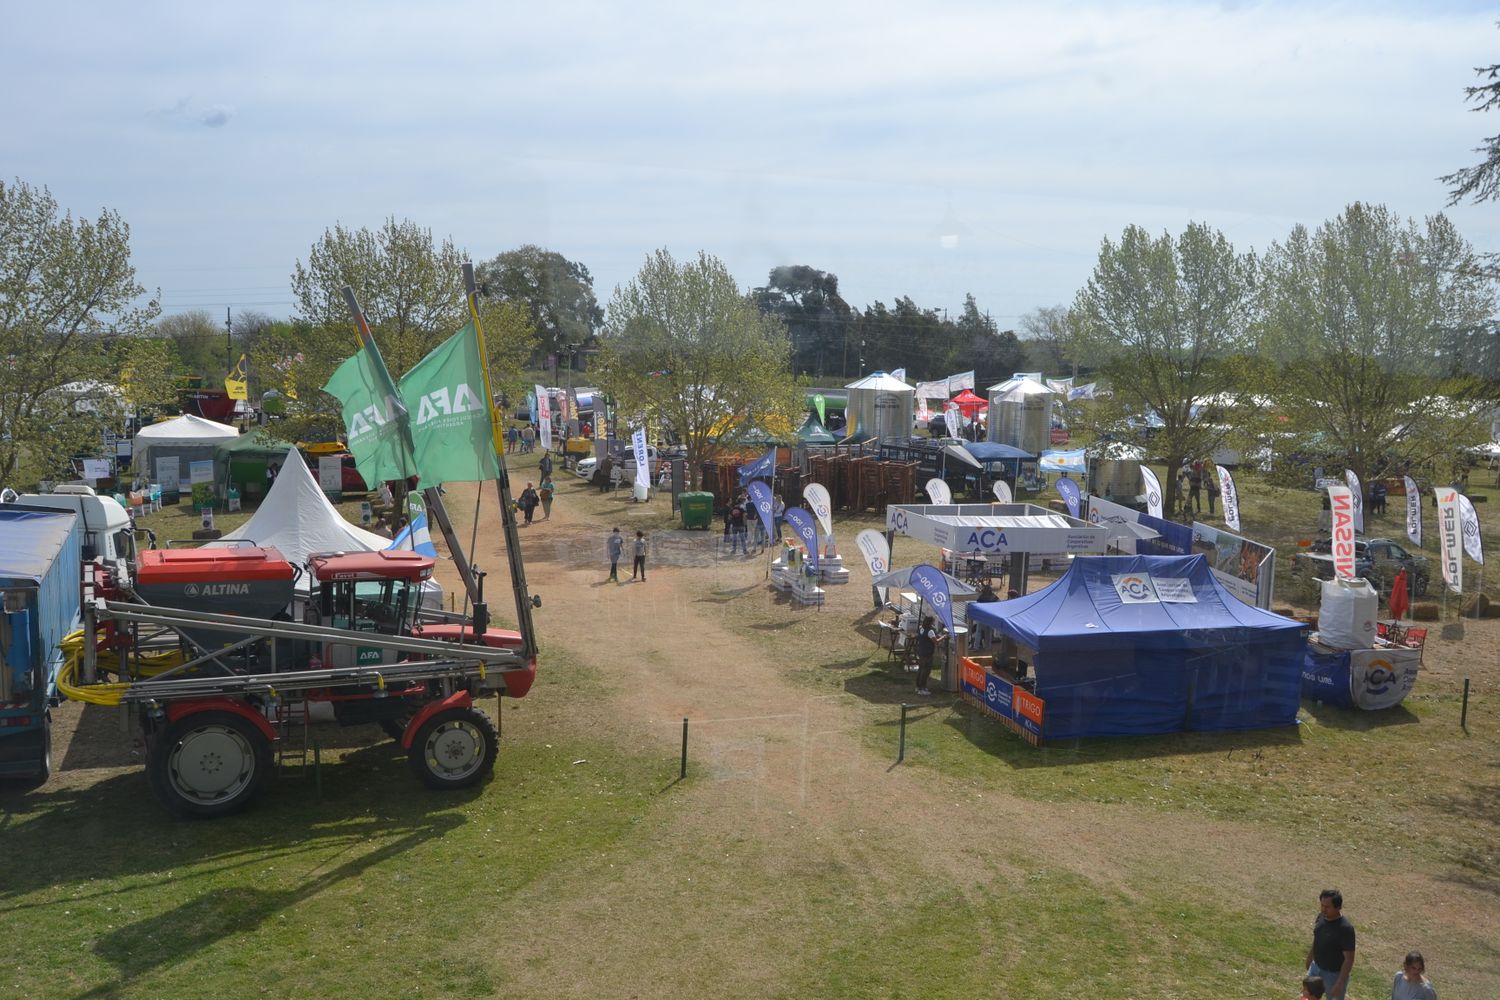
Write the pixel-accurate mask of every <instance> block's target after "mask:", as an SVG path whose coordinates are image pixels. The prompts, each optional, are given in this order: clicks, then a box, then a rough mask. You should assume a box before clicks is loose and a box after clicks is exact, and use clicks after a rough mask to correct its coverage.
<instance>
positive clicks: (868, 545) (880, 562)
mask: <svg viewBox="0 0 1500 1000" xmlns="http://www.w3.org/2000/svg"><path fill="white" fill-rule="evenodd" d="M854 544H855V546H856V547H857V548H858V549H859V554H860V555H862V556H864V557H865V565H866V566H867V567H869V570H870V580H871V585H870V589H871V590H872V591H874V593H875V607H876V608H879V607H880V606H881V605H882V604H884V603H885V591H886V588H884V587H877V586H875V585H874V582H873V581H874V580H875V578H876V577H878V576H880V574H882V573H884V572H885V571H886V570H888V569H890V568H891V546H890V543H889V542H887V541H886V540H885V536H884V535H882V534H881V533H880V532H878V531H876V530H875V529H874V528H866V529H865V530H864V531H861V532H860V533H859V534H857V535H855V536H854Z"/></svg>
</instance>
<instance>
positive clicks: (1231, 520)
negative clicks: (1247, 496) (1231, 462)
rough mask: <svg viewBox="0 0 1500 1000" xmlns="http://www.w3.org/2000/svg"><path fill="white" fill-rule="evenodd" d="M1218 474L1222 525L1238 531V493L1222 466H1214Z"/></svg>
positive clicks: (1231, 477)
mask: <svg viewBox="0 0 1500 1000" xmlns="http://www.w3.org/2000/svg"><path fill="white" fill-rule="evenodd" d="M1214 471H1216V472H1217V473H1218V474H1219V492H1220V493H1222V494H1223V495H1224V523H1225V524H1227V525H1229V527H1230V529H1231V530H1233V531H1239V530H1240V492H1239V490H1237V489H1235V488H1234V477H1233V476H1231V475H1230V474H1229V470H1228V469H1226V468H1224V466H1222V465H1216V466H1214Z"/></svg>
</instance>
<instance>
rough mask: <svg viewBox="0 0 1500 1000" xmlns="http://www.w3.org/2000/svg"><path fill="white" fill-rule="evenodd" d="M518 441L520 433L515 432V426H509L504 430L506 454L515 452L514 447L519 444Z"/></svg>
mask: <svg viewBox="0 0 1500 1000" xmlns="http://www.w3.org/2000/svg"><path fill="white" fill-rule="evenodd" d="M520 440H521V432H520V431H518V430H516V425H515V424H511V425H510V426H509V427H507V428H506V429H505V450H506V451H508V452H510V451H515V450H516V445H517V444H518V443H519V442H520Z"/></svg>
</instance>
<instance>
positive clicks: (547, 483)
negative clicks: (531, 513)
mask: <svg viewBox="0 0 1500 1000" xmlns="http://www.w3.org/2000/svg"><path fill="white" fill-rule="evenodd" d="M556 492H557V487H556V486H554V485H553V484H552V475H551V474H550V473H548V474H547V475H544V476H542V485H541V486H540V487H539V488H538V489H537V496H538V497H540V498H541V500H542V520H543V521H546V520H548V519H550V518H551V517H552V495H553V494H554V493H556Z"/></svg>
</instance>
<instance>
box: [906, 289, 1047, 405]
mask: <svg viewBox="0 0 1500 1000" xmlns="http://www.w3.org/2000/svg"><path fill="white" fill-rule="evenodd" d="M953 328H954V329H953V335H952V336H953V338H954V340H955V341H956V344H955V350H954V351H953V352H952V355H951V357H950V358H949V360H948V365H949V367H948V369H947V370H946V371H943V372H937V371H934V372H931V373H929V375H928V377H929V378H935V377H939V376H941V375H945V374H951V373H952V372H961V371H968V370H969V369H971V368H972V369H973V370H974V373H975V379H976V381H975V385H976V386H978V387H980V389H981V391H982V389H983V387H984V386H986V385H994V384H995V383H996V382H1000V381H1003V380H1004V379H1007V378H1009V377H1010V375H1011V373H1012V372H1015V371H1018V370H1019V369H1020V368H1021V366H1022V364H1023V362H1025V360H1026V348H1025V347H1024V346H1023V345H1022V344H1021V341H1020V339H1019V338H1018V337H1017V336H1016V332H1015V331H1014V330H1002V329H1000V328H999V326H997V325H996V323H995V321H994V320H992V319H990V317H989V314H988V313H982V312H980V311H979V303H978V302H976V301H974V296H973V295H972V294H968V295H965V296H964V307H963V310H962V311H961V312H960V313H959V314H958V319H957V320H956V321H955V322H954V323H953Z"/></svg>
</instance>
